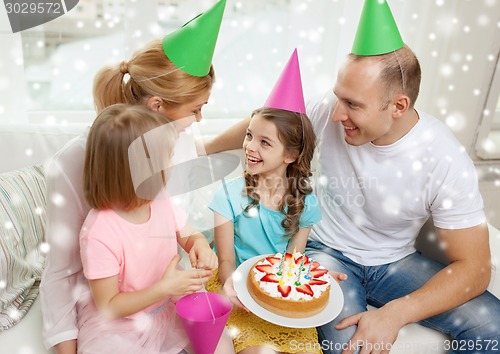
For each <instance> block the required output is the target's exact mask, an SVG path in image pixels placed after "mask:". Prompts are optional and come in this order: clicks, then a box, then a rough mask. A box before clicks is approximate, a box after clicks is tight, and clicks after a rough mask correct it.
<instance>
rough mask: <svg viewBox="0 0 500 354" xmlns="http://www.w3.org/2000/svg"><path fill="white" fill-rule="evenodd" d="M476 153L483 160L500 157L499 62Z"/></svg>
mask: <svg viewBox="0 0 500 354" xmlns="http://www.w3.org/2000/svg"><path fill="white" fill-rule="evenodd" d="M476 151H477V155H478V156H479V157H480V158H482V159H485V160H489V159H500V64H499V55H497V60H496V68H495V71H494V75H493V78H492V80H491V84H490V87H489V90H488V96H487V98H486V103H485V106H484V110H483V113H482V120H481V124H480V129H479V132H478V136H477V142H476Z"/></svg>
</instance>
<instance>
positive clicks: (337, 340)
mask: <svg viewBox="0 0 500 354" xmlns="http://www.w3.org/2000/svg"><path fill="white" fill-rule="evenodd" d="M306 250H307V254H308V256H309V257H311V258H313V259H314V260H316V261H318V262H319V263H321V265H323V266H324V267H325V268H327V269H330V270H334V271H337V272H341V273H345V274H347V276H348V278H347V280H346V281H343V282H342V283H341V285H340V286H341V288H342V291H343V293H344V308H343V309H342V312H341V313H340V315H339V316H338V317H337V318H336V319H334V320H333V321H332V322H330V323H327V324H325V325H323V326H321V327H318V336H319V341H320V344H321V345H322V349H323V353H324V354H333V353H341V352H342V350H341V348H342V345H344V344H345V343H348V342H349V340H350V339H351V337H352V336H353V335H354V332H355V331H356V326H351V327H348V328H346V329H344V330H337V329H335V325H336V324H337V323H338V322H340V321H341V320H342V319H343V318H345V317H348V316H351V315H354V314H356V313H359V312H363V311H366V310H367V308H366V306H367V305H372V306H375V307H381V306H384V304H386V303H388V302H389V301H391V300H394V299H397V298H400V297H403V296H406V295H407V294H409V293H411V292H413V291H415V290H416V289H418V288H420V287H421V286H422V285H424V284H425V283H426V282H427V280H429V279H430V278H431V277H432V276H433V275H434V274H436V273H437V272H438V271H440V270H441V269H443V268H444V265H443V264H441V263H439V262H436V261H434V260H431V259H429V258H426V257H424V256H422V255H421V254H420V253H418V252H416V253H413V254H411V255H409V256H407V257H405V258H403V259H401V260H399V261H397V262H394V263H390V264H384V265H380V266H363V265H360V264H358V263H356V262H354V261H352V260H351V259H349V258H347V257H345V256H344V255H343V254H342V253H341V252H338V251H336V250H334V249H332V248H329V247H327V246H325V245H323V244H322V243H319V242H316V241H308V242H307V248H306ZM419 324H421V325H423V326H426V327H429V328H432V329H435V330H438V331H440V332H442V333H444V334H446V335H448V336H449V337H450V338H452V339H455V340H456V342H454V343H453V342H450V345H449V348H450V350H451V351H450V353H496V354H500V300H498V299H497V298H496V297H495V296H494V295H492V294H491V293H489V292H485V293H483V294H482V295H480V296H478V297H476V298H474V299H472V300H470V301H469V302H467V303H465V304H463V305H461V306H459V307H457V308H455V309H453V310H450V311H447V312H444V313H442V314H439V315H436V316H434V317H431V318H428V319H426V320H423V321H420V322H419ZM381 326H383V324H381ZM452 344H453V345H452ZM468 344H469V345H470V347H472V348H475V350H470V349H468ZM487 344H489V345H488V347H489V348H488V350H485V348H486V346H487ZM480 345H481V347H480ZM477 349H481V350H477Z"/></svg>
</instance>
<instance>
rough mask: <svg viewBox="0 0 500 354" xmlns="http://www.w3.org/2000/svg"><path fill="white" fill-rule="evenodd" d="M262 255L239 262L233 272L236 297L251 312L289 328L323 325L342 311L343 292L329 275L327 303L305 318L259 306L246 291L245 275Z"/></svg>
mask: <svg viewBox="0 0 500 354" xmlns="http://www.w3.org/2000/svg"><path fill="white" fill-rule="evenodd" d="M264 257H267V256H265V255H262V256H256V257H253V258H250V259H247V260H246V261H245V262H243V263H241V264H240V266H239V267H238V269H236V271H235V272H234V274H233V281H234V290H236V294H238V299H240V301H241V303H242V304H243V305H245V306H246V307H247V309H249V310H250V311H251V312H252V313H254V314H255V315H257V316H259V317H260V318H262V319H264V320H266V321H268V322H271V323H274V324H277V325H280V326H284V327H290V328H311V327H317V326H321V325H324V324H325V323H328V322H330V321H332V320H333V319H334V318H335V317H337V316H338V315H339V313H340V311H342V307H343V306H344V294H343V293H342V290H341V289H340V286H339V285H338V284H337V282H336V281H335V280H334V279H333V277H331V276H330V278H331V280H332V282H331V283H332V285H331V287H330V299H329V300H328V304H327V305H326V307H325V308H324V309H323V311H321V312H320V313H318V314H316V315H314V316H310V317H305V318H290V317H284V316H280V315H277V314H275V313H272V312H271V311H269V310H266V309H265V308H263V307H262V306H260V305H259V304H258V303H257V302H255V300H254V299H253V297H252V295H250V293H249V292H248V288H247V276H248V272H249V271H250V269H251V268H252V266H253V265H254V264H255V263H256V262H257V261H258V260H259V259H262V258H264Z"/></svg>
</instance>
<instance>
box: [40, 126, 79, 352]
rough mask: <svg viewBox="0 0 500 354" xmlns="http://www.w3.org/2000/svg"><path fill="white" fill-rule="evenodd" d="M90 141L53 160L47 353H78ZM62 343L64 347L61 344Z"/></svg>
mask: <svg viewBox="0 0 500 354" xmlns="http://www.w3.org/2000/svg"><path fill="white" fill-rule="evenodd" d="M84 144H85V136H84V135H82V136H80V137H78V138H76V139H75V140H74V141H73V142H72V143H71V144H70V145H68V146H67V147H65V149H64V150H62V151H60V152H58V154H57V155H56V156H54V158H53V160H52V162H51V164H50V165H49V166H48V168H47V171H46V182H47V196H48V197H47V224H46V239H47V242H48V243H49V245H50V252H48V253H47V262H46V267H45V270H44V273H43V275H42V282H41V285H40V299H41V307H42V315H43V337H44V344H45V346H46V347H47V348H49V347H52V346H56V348H55V349H56V351H57V352H58V353H60V354H62V353H64V354H68V353H72V354H75V353H76V338H77V337H78V328H77V325H76V309H75V305H76V302H77V301H78V296H79V292H76V289H82V287H86V286H87V283H86V281H85V278H84V277H83V273H82V263H81V261H80V244H79V234H80V229H81V227H82V224H83V221H84V219H85V217H86V215H87V213H88V211H89V208H88V206H87V204H86V203H85V200H84V197H83V189H82V182H81V180H82V175H83V159H84ZM59 343H61V344H60V345H59Z"/></svg>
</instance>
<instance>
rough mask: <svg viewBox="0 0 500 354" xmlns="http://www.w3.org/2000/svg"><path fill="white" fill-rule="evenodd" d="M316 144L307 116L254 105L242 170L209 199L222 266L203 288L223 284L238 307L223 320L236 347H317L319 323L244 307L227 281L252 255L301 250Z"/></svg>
mask: <svg viewBox="0 0 500 354" xmlns="http://www.w3.org/2000/svg"><path fill="white" fill-rule="evenodd" d="M315 144H316V136H315V134H314V131H313V128H312V125H311V123H310V121H309V119H308V118H307V116H306V115H305V114H303V113H297V112H291V111H287V110H284V109H276V108H261V109H258V110H256V111H254V112H253V114H252V118H251V120H250V124H249V126H248V129H247V131H246V137H245V140H244V142H243V150H244V152H245V158H246V159H245V161H246V171H245V173H244V176H242V177H240V178H237V179H235V180H232V181H229V182H226V183H224V184H223V186H222V188H221V189H220V190H219V191H218V192H217V193H216V195H215V197H214V200H213V201H212V203H211V204H210V209H212V210H213V211H214V214H215V225H217V226H216V227H215V235H214V236H215V243H216V247H217V254H218V257H219V271H218V279H217V277H215V278H214V279H212V280H211V281H210V282H209V284H208V285H207V289H209V290H212V291H217V290H220V288H221V287H222V288H223V289H224V292H225V294H226V295H227V296H228V297H229V298H230V299H231V301H232V302H233V304H235V305H236V307H235V308H234V310H233V313H232V314H231V317H230V319H229V321H228V324H227V326H228V328H229V331H230V333H231V334H233V343H234V345H235V351H236V352H237V353H238V352H239V353H255V352H260V351H258V350H259V349H263V348H258V347H267V348H266V350H267V351H265V352H266V353H271V352H276V353H280V352H285V353H297V352H301V353H303V352H304V349H303V348H304V347H307V348H316V347H317V341H318V339H317V333H316V329H314V328H310V329H293V328H285V327H281V326H277V325H274V324H271V323H269V322H267V321H265V320H263V319H261V318H259V317H257V316H255V315H253V314H252V313H249V312H247V310H246V308H245V307H244V306H243V305H242V304H241V302H240V301H239V300H238V298H237V297H236V293H235V291H234V287H233V283H232V274H233V272H234V271H235V270H236V268H237V267H238V266H239V265H240V264H241V263H242V262H244V261H246V260H247V259H249V258H252V257H254V256H257V255H262V254H274V253H278V252H283V250H284V249H286V250H287V251H288V252H292V251H293V250H294V248H296V249H297V250H298V251H301V252H303V251H304V248H305V245H306V241H307V237H308V235H309V231H310V229H311V227H312V225H313V224H315V223H317V222H318V221H319V220H320V219H321V214H320V211H319V206H318V200H317V199H316V197H315V195H314V194H313V193H312V188H311V185H310V181H309V177H310V176H311V160H312V158H313V153H314V148H315ZM293 340H296V341H297V342H300V343H303V344H304V346H301V347H300V348H302V349H300V348H299V346H294V347H292V346H291V344H290V343H291V342H292V341H293ZM308 343H309V345H310V346H308ZM314 343H316V346H314ZM308 352H309V350H308ZM312 352H314V353H321V350H320V349H318V348H317V349H313V350H312Z"/></svg>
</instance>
